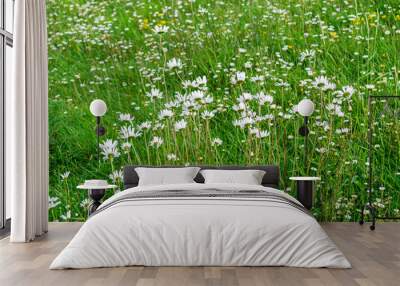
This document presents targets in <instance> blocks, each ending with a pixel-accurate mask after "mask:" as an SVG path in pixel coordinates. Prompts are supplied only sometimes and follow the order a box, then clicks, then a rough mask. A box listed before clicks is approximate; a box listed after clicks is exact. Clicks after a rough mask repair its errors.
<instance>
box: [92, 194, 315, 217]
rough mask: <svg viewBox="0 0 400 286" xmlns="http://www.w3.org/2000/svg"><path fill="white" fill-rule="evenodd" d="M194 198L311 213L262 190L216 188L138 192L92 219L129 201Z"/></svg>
mask: <svg viewBox="0 0 400 286" xmlns="http://www.w3.org/2000/svg"><path fill="white" fill-rule="evenodd" d="M192 198H200V199H201V198H204V199H207V200H209V199H212V198H232V199H235V198H237V199H247V200H249V199H257V201H260V200H264V201H271V202H276V203H280V204H285V205H288V206H291V207H293V208H295V209H297V210H299V211H301V212H303V213H305V214H308V215H310V216H312V215H311V213H310V212H309V211H308V210H307V209H306V208H305V207H304V206H303V205H301V204H300V203H297V202H295V201H292V200H290V199H288V198H286V197H284V196H281V195H278V194H275V193H272V192H268V191H260V190H241V191H226V190H218V189H215V188H212V189H203V190H194V191H188V190H173V191H171V190H165V191H138V192H129V193H127V194H126V195H122V196H121V197H119V198H117V199H116V200H114V201H111V202H109V203H106V204H105V205H104V204H103V205H101V206H100V208H99V209H98V210H97V211H95V212H94V213H92V215H91V217H92V216H94V215H96V214H98V213H100V212H103V211H105V210H107V209H108V208H110V207H112V206H115V205H118V204H120V203H123V202H127V201H141V200H142V201H143V200H151V199H186V200H190V199H192Z"/></svg>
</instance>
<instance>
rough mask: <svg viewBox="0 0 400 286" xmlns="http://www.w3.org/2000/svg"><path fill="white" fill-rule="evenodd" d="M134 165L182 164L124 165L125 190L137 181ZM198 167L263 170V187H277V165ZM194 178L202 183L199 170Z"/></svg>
mask: <svg viewBox="0 0 400 286" xmlns="http://www.w3.org/2000/svg"><path fill="white" fill-rule="evenodd" d="M136 167H151V168H166V167H168V168H177V167H182V166H142V165H137V166H126V167H125V168H124V189H125V190H126V189H129V188H133V187H136V186H137V185H138V183H139V176H138V174H137V173H136V171H135V168H136ZM198 167H200V168H201V169H219V170H248V169H253V170H254V169H255V170H263V171H265V175H264V177H263V179H262V182H261V184H262V185H263V186H264V187H270V188H275V189H279V167H278V166H274V165H267V166H247V167H242V166H234V165H229V166H198ZM194 180H195V182H197V183H204V178H203V176H202V175H201V174H200V172H199V173H198V174H197V176H196V177H195V178H194Z"/></svg>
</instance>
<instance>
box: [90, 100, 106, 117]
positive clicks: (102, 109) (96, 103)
mask: <svg viewBox="0 0 400 286" xmlns="http://www.w3.org/2000/svg"><path fill="white" fill-rule="evenodd" d="M106 111H107V105H106V103H105V102H104V101H103V100H101V99H95V100H93V101H92V102H91V103H90V112H91V113H92V114H93V115H94V116H96V117H101V116H103V115H104V114H105V113H106Z"/></svg>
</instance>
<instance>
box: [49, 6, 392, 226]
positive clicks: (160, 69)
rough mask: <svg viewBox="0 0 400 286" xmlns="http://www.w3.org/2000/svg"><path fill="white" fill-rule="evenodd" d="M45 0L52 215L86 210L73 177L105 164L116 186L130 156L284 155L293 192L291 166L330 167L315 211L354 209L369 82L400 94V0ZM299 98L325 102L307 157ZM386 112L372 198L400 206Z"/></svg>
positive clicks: (362, 171)
mask: <svg viewBox="0 0 400 286" xmlns="http://www.w3.org/2000/svg"><path fill="white" fill-rule="evenodd" d="M161 2H162V3H161ZM47 5H48V35H49V117H50V119H49V120H50V164H51V170H50V172H51V178H50V198H49V200H50V203H49V215H50V219H51V220H60V221H80V220H85V219H86V210H85V208H86V207H87V205H88V203H89V200H88V199H87V194H86V193H85V192H84V191H81V190H77V189H76V186H77V185H78V184H80V183H82V182H83V181H84V180H87V179H96V178H97V179H104V178H106V179H108V180H109V181H110V182H111V181H113V182H114V183H116V184H118V185H119V186H120V189H121V188H122V181H121V180H122V171H121V170H122V167H123V166H124V165H126V164H150V165H162V164H168V165H170V164H176V165H186V164H215V165H220V164H243V165H252V164H278V165H279V166H280V167H281V176H282V179H281V188H282V190H284V191H286V192H289V193H291V194H294V191H295V185H294V183H293V182H291V181H290V180H289V179H288V178H289V177H290V176H293V175H304V174H309V175H317V176H320V177H321V178H322V180H321V182H320V183H318V185H317V188H316V201H315V207H314V209H313V213H314V215H315V216H316V217H317V218H318V219H319V220H322V221H331V220H337V221H354V220H357V219H358V217H359V209H360V207H361V205H362V204H363V203H364V202H365V200H366V197H367V174H368V173H367V165H368V159H367V147H368V146H367V130H368V127H367V122H368V114H367V108H368V104H367V103H368V96H369V95H372V94H374V95H379V94H392V95H399V88H400V85H399V69H400V60H399V50H400V9H399V8H400V7H399V5H398V3H397V0H393V1H390V0H388V1H376V2H374V1H367V0H365V1H357V2H354V1H336V0H330V1H317V0H315V1H312V0H311V1H307V5H305V4H304V5H301V4H299V2H298V1H295V0H293V1H271V2H270V1H265V0H263V1H261V0H259V1H257V0H254V1H238V0H237V1H235V0H232V1H210V0H192V1H180V0H176V1H172V0H171V1H150V0H135V1H132V0H119V1H103V0H101V1H100V0H99V1H95V0H89V1H77V0H76V1H74V0H69V1H67V0H63V1H60V0H52V1H47ZM96 98H100V99H103V100H104V101H105V102H106V103H107V105H108V111H107V113H106V114H105V116H104V117H103V118H102V120H103V121H102V123H103V125H104V126H105V127H106V129H107V133H106V135H105V136H103V137H102V138H101V144H102V145H101V161H100V164H98V162H97V158H96V156H97V155H96V154H97V150H96V146H97V145H96V135H95V118H94V117H93V116H92V115H91V113H90V111H89V104H90V102H91V101H92V100H93V99H96ZM303 98H309V99H311V100H312V101H313V102H314V103H315V105H316V110H315V112H314V114H313V115H312V117H310V120H309V128H310V130H311V132H310V135H309V140H310V141H309V166H304V165H303V161H304V160H303V159H304V158H303V144H304V138H303V137H301V136H300V135H299V134H298V129H299V127H300V126H301V125H302V120H303V119H302V117H301V116H299V115H298V114H297V113H296V104H297V103H298V102H299V101H300V100H301V99H303ZM380 103H381V102H380ZM377 109H378V108H377ZM377 112H378V111H377ZM388 114H389V115H387V116H386V117H384V118H385V120H386V121H385V122H383V121H382V116H377V117H376V124H379V125H380V126H382V128H384V130H385V132H382V133H379V132H377V133H376V134H375V138H374V140H375V142H379V143H376V146H374V148H375V149H376V150H377V152H376V157H375V160H376V162H378V163H379V164H377V163H374V164H375V165H376V166H377V169H376V176H377V178H378V179H377V180H376V182H375V184H374V190H373V191H374V192H376V196H375V197H374V204H375V205H377V206H378V207H379V208H378V209H379V213H380V214H382V215H389V216H400V214H399V205H400V203H399V189H400V169H399V168H400V167H399V164H398V162H399V156H397V157H396V156H394V155H395V154H397V155H399V152H400V151H398V149H399V142H400V140H399V136H400V131H399V130H400V126H399V119H398V118H396V116H395V115H393V116H391V115H390V114H392V113H388ZM393 114H395V113H393ZM387 124H389V125H387ZM385 126H386V127H385ZM384 145H385V146H386V147H383V146H384ZM385 148H389V149H390V150H392V151H390V154H391V155H390V156H387V155H386V153H384V152H380V150H383V149H385ZM395 148H397V149H395ZM395 150H397V151H395ZM396 152H397V153H396ZM396 162H397V163H396ZM378 166H379V167H378ZM116 191H119V190H116ZM107 195H108V196H109V195H112V191H109V193H108V194H107Z"/></svg>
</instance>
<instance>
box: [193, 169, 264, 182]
mask: <svg viewBox="0 0 400 286" xmlns="http://www.w3.org/2000/svg"><path fill="white" fill-rule="evenodd" d="M200 174H201V175H202V176H203V177H204V183H205V184H212V183H223V184H246V185H261V182H262V179H263V177H264V175H265V171H262V170H214V169H205V170H201V171H200Z"/></svg>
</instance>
